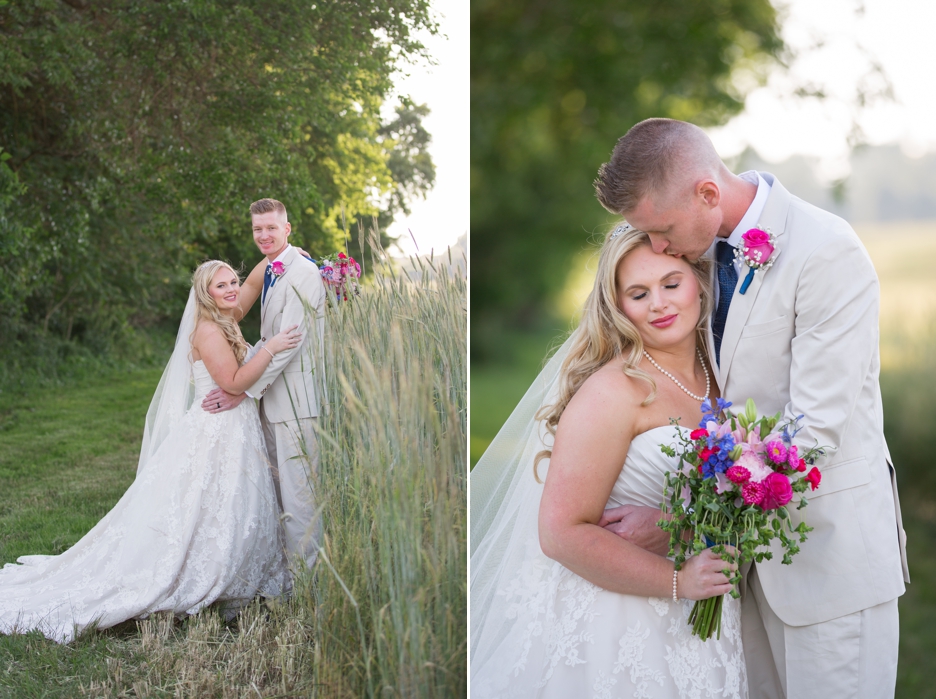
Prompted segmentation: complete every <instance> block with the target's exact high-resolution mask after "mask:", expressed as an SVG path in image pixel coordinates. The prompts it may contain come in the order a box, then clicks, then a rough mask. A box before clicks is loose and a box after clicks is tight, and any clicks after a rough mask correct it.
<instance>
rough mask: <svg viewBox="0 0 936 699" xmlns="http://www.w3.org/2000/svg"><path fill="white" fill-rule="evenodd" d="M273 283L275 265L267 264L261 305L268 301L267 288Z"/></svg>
mask: <svg viewBox="0 0 936 699" xmlns="http://www.w3.org/2000/svg"><path fill="white" fill-rule="evenodd" d="M272 283H273V265H272V264H269V265H267V268H266V272H264V273H263V294H262V295H261V296H260V305H261V306H262V305H263V304H265V303H266V294H267V289H269V288H270V285H271V284H272Z"/></svg>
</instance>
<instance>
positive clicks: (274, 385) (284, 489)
mask: <svg viewBox="0 0 936 699" xmlns="http://www.w3.org/2000/svg"><path fill="white" fill-rule="evenodd" d="M250 215H251V224H252V228H253V237H254V243H256V245H257V247H258V248H259V250H260V252H261V253H263V255H265V256H266V258H267V270H266V274H265V275H264V280H263V292H262V293H261V295H260V304H261V308H260V334H261V335H262V337H261V339H260V342H259V343H258V344H257V346H256V348H255V349H256V350H258V351H260V348H261V347H262V346H263V343H264V342H266V340H267V338H270V337H273V336H274V335H276V334H277V333H279V332H280V330H282V329H285V328H289V327H291V326H294V325H296V326H298V330H299V332H300V333H301V334H302V343H301V344H300V345H299V346H298V347H296V348H294V349H290V350H285V351H283V352H279V353H277V354H276V356H275V357H273V359H272V360H271V361H270V363H269V364H268V365H267V368H266V370H265V371H264V372H263V374H262V375H261V376H260V378H259V379H258V380H257V382H256V383H255V384H254V385H253V386H251V387H250V388H249V389H247V395H249V396H251V397H253V398H259V399H260V420H261V422H262V424H263V433H264V437H265V440H266V446H267V452H268V453H269V456H270V462H271V463H272V464H273V465H274V482H275V485H276V493H277V497H278V498H279V500H280V503H279V504H280V508H281V510H282V512H283V528H284V530H285V533H286V552H287V554H288V555H289V560H290V564H291V565H292V566H293V567H294V568H296V567H298V566H301V565H305V566H307V567H310V568H311V567H312V565H313V564H314V563H315V560H316V557H317V556H318V550H319V546H320V544H321V517H320V516H319V514H318V511H317V507H316V503H315V496H314V493H313V487H312V486H313V482H312V481H313V474H314V473H315V471H316V469H317V466H318V443H317V441H316V436H315V428H314V425H315V421H316V420H317V419H318V414H319V401H318V393H317V391H318V386H319V385H321V380H322V374H321V372H322V371H323V367H322V340H323V331H324V306H325V285H324V284H323V283H322V277H321V275H320V274H319V270H318V267H316V266H315V263H314V262H312V261H310V260H308V259H305V258H304V257H303V256H302V255H300V254H299V253H298V252H297V251H296V249H295V248H293V247H292V246H291V245H290V244H289V240H288V238H289V234H290V233H291V232H292V227H291V226H290V224H289V220H288V218H287V215H286V207H285V206H283V204H282V203H281V202H279V201H277V200H276V199H260V200H259V201H255V202H254V203H253V204H251V205H250ZM241 400H243V396H230V395H225V394H224V392H223V391H221V389H216V390H215V391H213V392H211V393H209V394H208V396H206V398H205V401H204V404H203V407H205V408H206V409H210V411H211V412H217V411H218V410H227V409H230V408H231V407H234V406H236V405H237V404H238V403H239V402H240V401H241ZM214 403H217V409H218V410H215V409H214V408H212V407H211V406H212V404H214Z"/></svg>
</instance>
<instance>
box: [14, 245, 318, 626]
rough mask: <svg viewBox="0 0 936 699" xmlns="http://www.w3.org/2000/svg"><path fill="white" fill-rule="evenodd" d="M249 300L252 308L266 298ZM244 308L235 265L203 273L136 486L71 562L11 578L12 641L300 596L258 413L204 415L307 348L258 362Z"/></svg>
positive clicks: (68, 554)
mask: <svg viewBox="0 0 936 699" xmlns="http://www.w3.org/2000/svg"><path fill="white" fill-rule="evenodd" d="M244 296H245V297H251V298H250V299H249V301H250V303H252V301H253V300H254V299H253V297H255V296H256V291H255V290H254V289H251V290H250V291H247V292H245V294H244ZM239 297H240V283H239V279H238V276H237V274H236V273H235V272H234V270H233V269H232V268H231V267H230V266H229V265H227V264H226V263H224V262H219V261H217V260H211V261H208V262H205V263H203V264H202V265H201V266H199V267H198V269H196V270H195V273H194V275H193V277H192V289H191V291H190V292H189V298H188V303H187V305H186V307H185V312H184V314H183V316H182V323H181V325H180V326H179V334H178V336H177V337H176V344H175V350H174V351H173V353H172V357H171V358H170V360H169V364H168V365H167V366H166V369H165V371H164V372H163V375H162V379H161V380H160V382H159V386H158V387H157V389H156V394H155V395H154V397H153V400H152V402H151V403H150V408H149V411H148V412H147V415H146V427H145V430H144V433H143V446H142V449H141V452H140V461H139V465H138V467H137V477H136V480H135V481H134V482H133V484H132V485H131V486H130V488H129V489H128V490H127V492H126V493H124V495H123V497H122V498H121V499H120V501H119V502H118V503H117V504H116V505H115V506H114V508H113V509H112V510H111V511H110V512H109V513H107V514H106V515H105V516H104V518H103V519H102V520H101V521H100V522H98V523H97V524H96V525H95V527H94V528H93V529H92V530H91V531H90V532H88V533H87V534H86V535H85V536H84V537H83V538H82V539H81V540H80V541H78V543H76V544H75V545H74V546H72V547H71V548H70V549H68V550H67V551H65V552H64V553H62V554H61V555H58V556H23V557H21V558H20V559H19V560H18V564H13V563H10V564H7V565H6V566H4V567H3V568H2V569H0V634H12V633H23V632H26V631H28V630H31V629H38V630H39V631H41V632H42V633H43V634H44V635H45V636H47V637H48V638H50V639H52V640H55V641H58V642H60V643H66V642H68V641H70V640H72V639H73V638H74V637H75V636H76V635H77V634H79V633H80V632H81V631H83V630H84V629H86V628H88V627H97V628H107V627H109V626H113V625H114V624H118V623H120V622H122V621H126V620H128V619H134V618H143V617H146V616H147V615H149V614H152V613H154V612H159V611H172V612H175V613H176V614H195V613H196V612H198V611H199V610H201V609H202V608H204V607H205V606H207V605H209V604H212V603H213V602H224V603H226V604H227V605H229V606H230V607H235V608H236V607H237V606H239V605H242V604H244V603H246V602H249V601H250V600H251V599H253V598H254V597H255V596H256V595H263V596H272V597H275V596H278V595H281V594H282V593H283V592H285V591H286V590H287V588H288V586H289V584H290V577H289V573H288V571H287V568H286V559H285V555H284V551H283V542H282V541H281V538H282V536H281V533H280V527H279V512H278V509H277V504H276V495H275V493H274V490H273V482H272V478H271V475H270V472H269V465H268V461H267V456H266V451H265V448H264V442H263V433H262V432H261V428H260V420H259V416H258V412H257V404H256V402H255V401H244V402H242V403H241V404H240V405H239V406H238V407H237V408H235V409H233V410H230V411H228V412H223V413H219V414H217V415H212V414H210V413H208V412H206V411H204V410H202V409H201V407H200V402H201V398H202V397H204V396H205V395H206V394H207V393H208V392H209V391H211V390H212V389H214V388H216V387H218V386H220V387H221V388H224V389H225V390H227V391H229V392H231V393H241V392H243V390H244V389H245V388H246V387H249V386H250V385H251V384H252V383H253V382H254V381H256V380H257V378H258V377H259V376H260V375H261V374H262V373H263V370H264V369H265V368H266V366H267V365H268V364H269V363H270V361H271V359H272V357H273V355H275V354H277V353H278V352H282V351H283V350H285V349H288V348H291V347H295V346H296V345H297V344H298V343H299V342H300V341H301V336H300V335H299V334H298V333H297V332H296V331H295V326H293V327H292V328H289V329H287V330H284V331H283V332H281V333H280V334H279V335H276V336H275V337H273V338H271V339H270V340H269V341H268V342H267V343H266V344H264V345H263V346H262V347H260V348H259V349H255V352H254V353H253V357H252V358H250V359H249V361H245V360H246V359H247V358H248V354H249V351H250V348H249V346H248V345H247V343H246V342H245V341H244V339H243V336H242V335H241V333H240V328H239V327H238V325H237V322H236V317H238V316H240V315H242V312H243V309H242V307H239V304H238V300H239ZM248 306H249V303H248ZM235 314H236V315H235Z"/></svg>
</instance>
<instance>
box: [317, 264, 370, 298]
mask: <svg viewBox="0 0 936 699" xmlns="http://www.w3.org/2000/svg"><path fill="white" fill-rule="evenodd" d="M319 272H320V273H321V275H322V281H324V282H325V285H326V286H327V287H329V288H331V289H334V291H335V295H336V296H337V297H338V300H339V301H347V300H348V297H349V295H351V296H357V295H358V294H360V293H361V291H360V289H359V287H358V282H357V280H358V279H360V278H361V265H359V264H358V263H357V262H355V261H354V258H353V257H348V256H347V255H345V254H344V253H343V252H337V253H335V254H333V255H329V256H328V257H325V258H323V259H322V263H321V265H320V266H319Z"/></svg>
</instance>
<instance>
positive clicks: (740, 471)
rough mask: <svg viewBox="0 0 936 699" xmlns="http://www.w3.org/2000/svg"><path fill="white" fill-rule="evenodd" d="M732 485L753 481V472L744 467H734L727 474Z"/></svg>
mask: <svg viewBox="0 0 936 699" xmlns="http://www.w3.org/2000/svg"><path fill="white" fill-rule="evenodd" d="M725 475H726V476H728V478H729V479H731V482H732V483H746V482H747V481H749V480H751V472H750V471H748V470H747V469H746V468H744V466H732V467H731V468H729V469H728V471H727V472H726V474H725Z"/></svg>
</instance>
